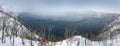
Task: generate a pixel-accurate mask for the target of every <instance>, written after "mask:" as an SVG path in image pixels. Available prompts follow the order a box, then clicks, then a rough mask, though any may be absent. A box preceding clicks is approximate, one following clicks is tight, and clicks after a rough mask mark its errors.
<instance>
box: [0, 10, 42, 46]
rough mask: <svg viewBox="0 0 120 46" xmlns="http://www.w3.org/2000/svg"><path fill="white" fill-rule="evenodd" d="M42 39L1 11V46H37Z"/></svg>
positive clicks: (7, 13) (10, 15)
mask: <svg viewBox="0 0 120 46" xmlns="http://www.w3.org/2000/svg"><path fill="white" fill-rule="evenodd" d="M38 39H39V40H40V39H42V38H41V37H39V36H38V35H36V34H34V33H32V32H31V31H29V30H28V29H27V28H25V27H24V25H22V24H21V23H20V22H18V20H17V19H16V18H15V17H14V16H12V14H10V13H9V12H4V11H2V10H0V46H30V45H31V44H32V45H33V46H37V44H38V43H39V42H37V41H36V40H38Z"/></svg>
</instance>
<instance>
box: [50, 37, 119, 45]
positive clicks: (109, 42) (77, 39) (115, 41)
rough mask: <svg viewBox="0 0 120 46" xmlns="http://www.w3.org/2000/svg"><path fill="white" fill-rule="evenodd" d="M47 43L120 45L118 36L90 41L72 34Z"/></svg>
mask: <svg viewBox="0 0 120 46" xmlns="http://www.w3.org/2000/svg"><path fill="white" fill-rule="evenodd" d="M49 45H53V46H54V45H55V46H120V38H118V39H113V40H104V41H90V40H88V39H86V38H83V37H81V36H74V37H72V38H69V39H66V40H63V41H59V42H50V44H49Z"/></svg>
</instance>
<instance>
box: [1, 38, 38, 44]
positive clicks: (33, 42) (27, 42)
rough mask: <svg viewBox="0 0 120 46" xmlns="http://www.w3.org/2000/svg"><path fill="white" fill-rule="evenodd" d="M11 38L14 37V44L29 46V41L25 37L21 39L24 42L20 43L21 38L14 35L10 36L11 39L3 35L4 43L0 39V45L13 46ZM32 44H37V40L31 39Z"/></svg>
mask: <svg viewBox="0 0 120 46" xmlns="http://www.w3.org/2000/svg"><path fill="white" fill-rule="evenodd" d="M13 38H14V46H31V41H30V40H27V39H23V40H24V42H25V44H23V43H22V38H20V37H15V36H12V37H11V39H10V37H5V38H4V40H5V41H4V43H2V42H1V40H0V46H13ZM32 44H33V46H38V44H39V42H38V41H32Z"/></svg>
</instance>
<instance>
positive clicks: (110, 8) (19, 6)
mask: <svg viewBox="0 0 120 46" xmlns="http://www.w3.org/2000/svg"><path fill="white" fill-rule="evenodd" d="M119 4H120V1H119V0H7V1H5V3H4V8H6V9H10V10H12V11H15V12H31V13H35V14H39V13H40V14H41V13H42V14H61V13H65V12H82V11H87V10H88V11H89V10H92V11H101V12H120V9H119V8H120V7H119V6H118V5H119Z"/></svg>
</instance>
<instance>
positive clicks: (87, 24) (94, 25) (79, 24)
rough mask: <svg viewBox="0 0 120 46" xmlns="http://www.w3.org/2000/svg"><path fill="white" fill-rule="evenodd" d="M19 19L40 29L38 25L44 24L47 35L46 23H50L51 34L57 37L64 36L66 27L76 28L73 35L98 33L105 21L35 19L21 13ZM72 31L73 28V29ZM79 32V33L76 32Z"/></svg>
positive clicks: (93, 19) (92, 19) (88, 19)
mask: <svg viewBox="0 0 120 46" xmlns="http://www.w3.org/2000/svg"><path fill="white" fill-rule="evenodd" d="M20 19H21V20H22V23H23V24H24V25H25V26H26V27H29V25H36V26H33V28H34V29H35V30H37V31H40V27H41V26H43V25H44V27H45V33H46V36H47V35H48V32H49V31H48V25H49V24H51V26H52V29H51V32H50V33H51V34H53V35H54V36H57V37H64V32H65V28H66V27H71V30H72V28H73V29H74V28H76V30H77V32H76V34H75V35H84V34H85V33H91V34H98V33H99V32H100V31H101V30H102V29H103V28H104V27H105V22H104V20H103V19H99V18H92V17H91V18H84V19H82V20H80V21H74V22H73V21H72V22H71V21H52V20H47V19H36V18H34V17H32V15H31V14H21V16H20ZM73 31H74V30H73ZM78 32H79V33H78Z"/></svg>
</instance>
